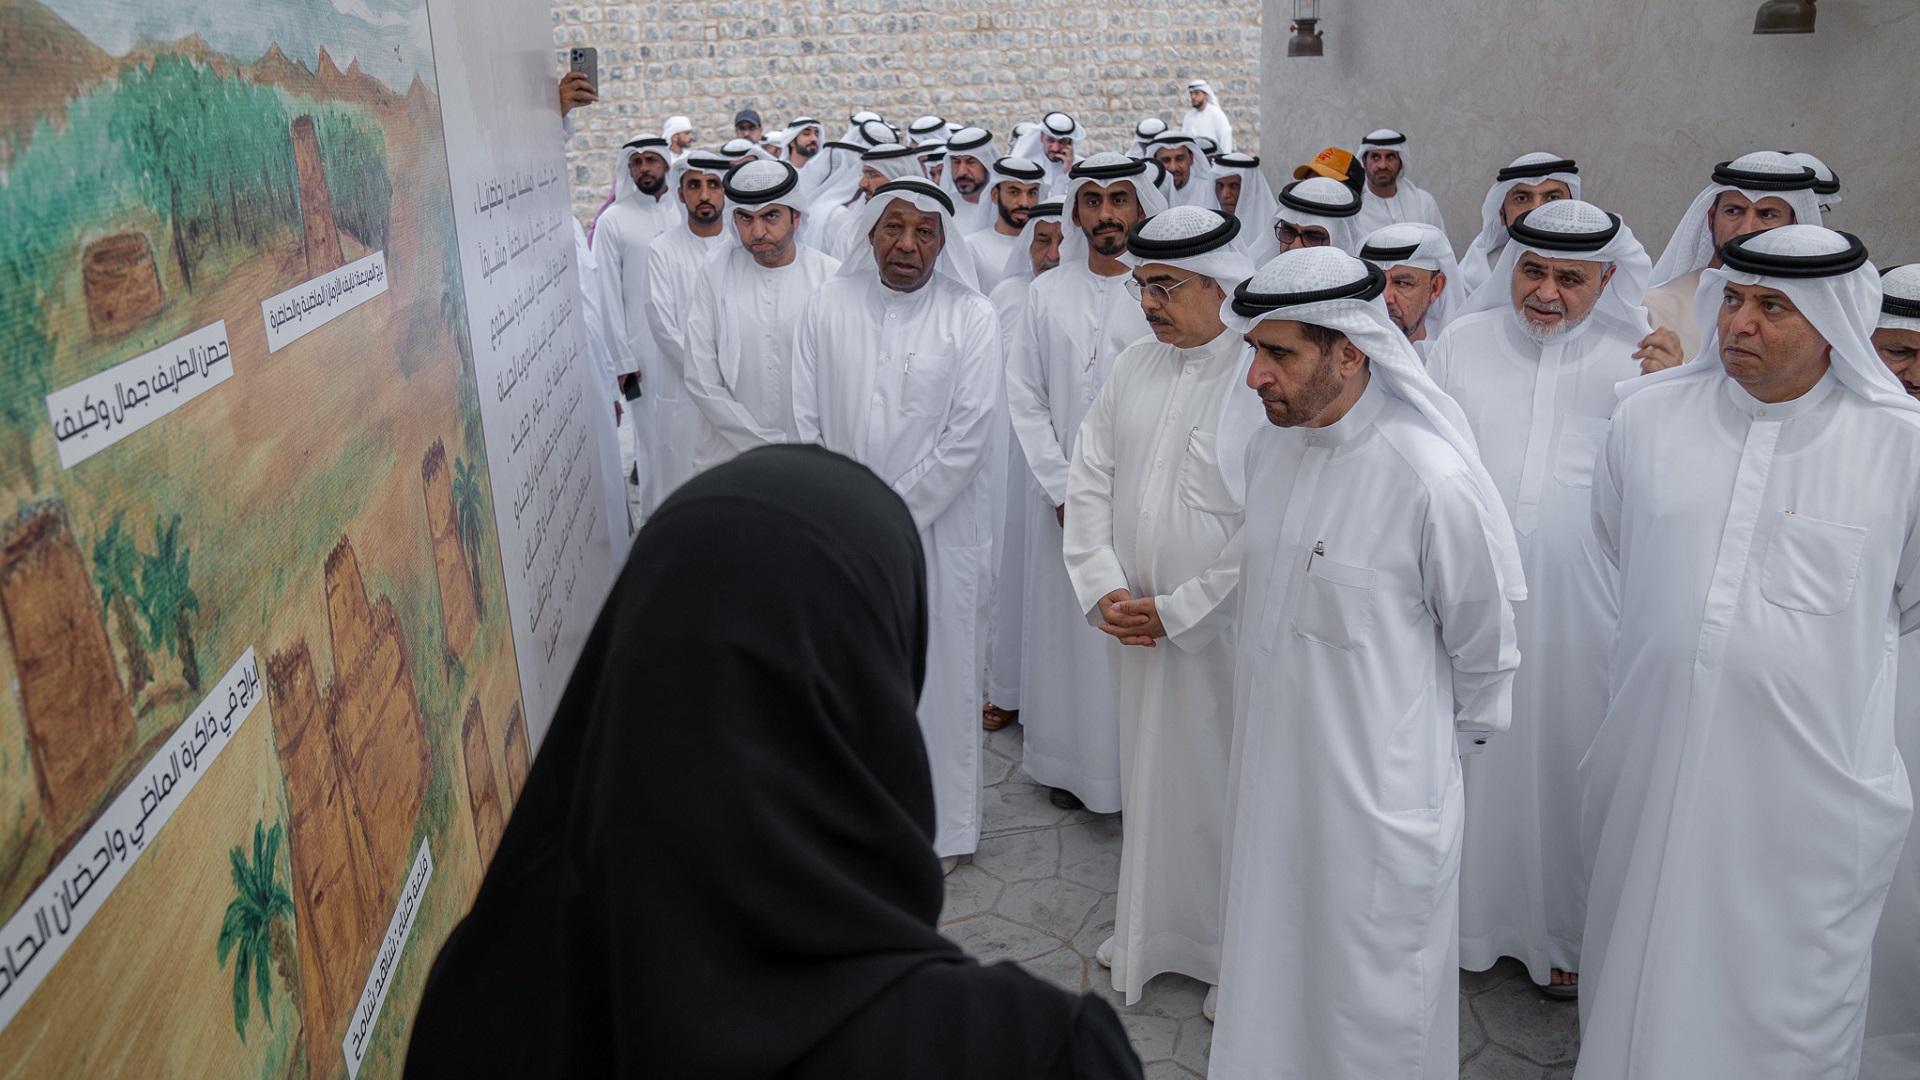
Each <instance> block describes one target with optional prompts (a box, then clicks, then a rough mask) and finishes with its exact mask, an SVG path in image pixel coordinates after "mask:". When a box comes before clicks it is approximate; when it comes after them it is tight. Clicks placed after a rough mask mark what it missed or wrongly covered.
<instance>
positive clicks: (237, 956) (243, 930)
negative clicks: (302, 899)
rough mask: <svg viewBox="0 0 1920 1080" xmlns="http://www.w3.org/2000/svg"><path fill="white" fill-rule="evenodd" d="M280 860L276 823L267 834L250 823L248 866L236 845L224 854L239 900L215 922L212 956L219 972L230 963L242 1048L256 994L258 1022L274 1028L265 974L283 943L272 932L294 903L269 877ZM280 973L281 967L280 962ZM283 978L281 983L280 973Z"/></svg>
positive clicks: (289, 915)
mask: <svg viewBox="0 0 1920 1080" xmlns="http://www.w3.org/2000/svg"><path fill="white" fill-rule="evenodd" d="M279 854H280V823H279V822H277V821H276V822H274V824H273V828H272V829H270V830H269V829H266V828H263V826H262V823H261V822H258V821H256V822H254V823H253V860H252V861H251V862H249V861H248V860H247V855H246V852H245V851H243V850H242V849H241V847H240V845H239V844H235V845H233V849H232V850H231V851H230V852H228V858H229V859H230V860H231V861H232V863H233V867H232V871H233V887H234V889H235V890H237V891H238V893H239V895H237V896H235V897H234V898H233V900H232V901H231V902H229V903H228V904H227V914H226V916H225V917H224V918H222V919H221V920H220V942H219V945H218V948H217V951H218V953H219V956H220V967H221V969H222V970H225V969H226V966H227V957H228V956H229V955H231V956H232V957H233V1030H235V1031H237V1032H239V1033H240V1041H241V1042H246V1041H247V1020H248V1017H249V1016H250V1015H251V1013H252V999H253V996H254V994H255V993H256V992H257V993H258V994H259V996H260V1016H261V1018H262V1019H263V1020H265V1021H266V1022H267V1023H269V1024H271V1023H273V1006H272V1004H271V1002H272V998H273V980H272V978H271V976H270V975H269V969H270V967H271V962H272V961H273V960H274V958H275V951H276V950H275V948H274V943H275V940H276V938H280V939H281V940H284V938H282V937H281V935H280V934H276V932H275V926H276V924H278V923H279V922H280V920H282V919H285V920H288V921H291V920H292V918H293V897H292V896H290V895H288V893H287V890H286V888H285V887H284V886H282V885H281V884H280V881H279V879H278V876H277V875H276V874H275V873H274V863H275V861H276V859H277V857H278V856H279ZM283 933H284V931H283ZM282 967H283V969H284V967H285V964H284V961H283V962H282ZM282 977H283V978H285V977H286V976H285V972H284V970H283V972H282Z"/></svg>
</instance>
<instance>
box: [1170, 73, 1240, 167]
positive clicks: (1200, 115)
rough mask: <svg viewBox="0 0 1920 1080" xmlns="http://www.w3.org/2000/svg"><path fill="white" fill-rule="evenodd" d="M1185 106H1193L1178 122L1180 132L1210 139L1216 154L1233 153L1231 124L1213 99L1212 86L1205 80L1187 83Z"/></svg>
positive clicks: (1224, 112)
mask: <svg viewBox="0 0 1920 1080" xmlns="http://www.w3.org/2000/svg"><path fill="white" fill-rule="evenodd" d="M1187 104H1189V105H1192V106H1193V111H1192V112H1190V113H1188V114H1187V115H1186V118H1185V119H1183V120H1181V121H1180V130H1182V131H1184V132H1186V133H1187V134H1189V135H1193V136H1195V137H1202V136H1204V137H1205V138H1209V139H1212V140H1213V144H1214V147H1215V149H1216V151H1217V152H1218V153H1222V154H1231V153H1233V123H1232V122H1231V121H1229V120H1228V119H1227V114H1226V110H1224V109H1222V108H1221V107H1220V103H1219V102H1218V101H1216V100H1215V99H1214V94H1213V85H1212V84H1211V83H1209V82H1207V80H1205V79H1195V80H1193V81H1192V82H1190V83H1188V84H1187Z"/></svg>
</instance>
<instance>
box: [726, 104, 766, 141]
mask: <svg viewBox="0 0 1920 1080" xmlns="http://www.w3.org/2000/svg"><path fill="white" fill-rule="evenodd" d="M761 130H762V125H761V122H760V114H759V113H758V112H757V111H755V110H753V109H741V110H740V111H739V112H737V113H734V114H733V137H734V138H736V139H745V140H747V141H748V142H750V143H753V144H754V145H756V146H757V145H759V143H760V132H761Z"/></svg>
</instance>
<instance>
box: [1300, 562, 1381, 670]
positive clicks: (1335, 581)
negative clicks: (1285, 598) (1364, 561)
mask: <svg viewBox="0 0 1920 1080" xmlns="http://www.w3.org/2000/svg"><path fill="white" fill-rule="evenodd" d="M1373 578H1374V572H1373V571H1372V570H1370V569H1368V568H1367V567H1364V566H1348V565H1347V564H1345V563H1338V562H1334V561H1333V560H1332V559H1329V558H1327V557H1326V556H1325V555H1318V554H1316V555H1314V556H1312V557H1311V558H1310V559H1308V561H1307V574H1306V577H1305V578H1303V579H1302V580H1301V582H1300V602H1299V603H1297V604H1295V605H1294V608H1293V629H1294V632H1295V633H1297V634H1299V635H1300V636H1301V637H1304V638H1306V639H1308V640H1310V641H1317V642H1319V643H1321V644H1322V645H1331V646H1333V647H1334V648H1336V649H1344V650H1346V651H1348V652H1351V651H1353V650H1355V649H1358V648H1360V646H1361V644H1362V643H1363V642H1365V641H1366V640H1367V629H1368V628H1369V627H1370V626H1372V625H1373Z"/></svg>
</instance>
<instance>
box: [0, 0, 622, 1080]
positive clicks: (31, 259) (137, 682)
mask: <svg viewBox="0 0 1920 1080" xmlns="http://www.w3.org/2000/svg"><path fill="white" fill-rule="evenodd" d="M468 6H470V5H465V4H461V3H457V2H454V0H434V2H433V3H432V5H431V8H429V5H428V3H427V2H426V0H352V2H336V3H333V4H317V5H316V4H306V3H299V4H296V3H291V2H282V0H203V2H199V3H195V4H191V5H180V4H155V5H148V4H134V3H131V2H129V0H0V679H3V680H4V682H5V688H4V692H3V693H0V1077H6V1076H23V1077H24V1076H35V1077H38V1076H69V1075H73V1076H78V1075H86V1076H114V1075H127V1076H161V1075H167V1076H172V1075H190V1076H208V1077H226V1076H234V1077H240V1076H244V1077H281V1076H288V1077H299V1076H308V1077H336V1076H349V1077H356V1078H357V1077H359V1076H394V1075H398V1073H399V1071H400V1065H401V1062H402V1059H403V1056H404V1052H405V1045H406V1033H407V1028H408V1021H409V1020H410V1017H411V1013H412V1010H413V1007H414V1005H415V1003H416V1002H417V1001H418V998H419V994H420V990H421V986H422V983H423V980H424V978H425V974H426V970H427V967H428V965H429V964H430V963H431V961H432V958H433V955H434V953H435V952H436V951H437V949H438V947H439V944H440V942H441V941H442V940H444V938H445V936H446V934H447V932H448V931H449V930H450V929H451V928H452V926H453V924H454V923H455V922H456V921H457V920H458V919H459V917H460V916H461V915H462V914H463V913H464V911H465V910H466V907H467V905H468V904H469V902H470V900H471V898H472V895H473V891H474V889H475V888H477V886H478V883H479V880H480V877H481V874H482V872H483V870H484V867H485V863H486V859H487V858H488V856H489V855H490V854H491V852H492V850H493V848H494V846H495V845H497V844H498V842H499V838H500V835H501V832H502V830H503V828H504V823H505V821H506V818H507V815H508V814H509V813H510V811H511V808H512V805H513V802H514V800H515V799H516V798H517V796H518V794H519V791H520V786H521V784H522V783H523V782H524V781H525V778H526V775H527V772H528V770H529V768H530V763H531V760H532V757H533V753H534V750H535V748H536V747H537V745H538V740H539V736H540V733H541V732H543V731H544V730H545V726H546V724H547V723H548V721H549V719H550V715H551V712H552V709H553V705H554V702H555V701H556V700H557V699H558V696H559V693H560V689H561V687H562V686H563V685H564V682H565V680H566V677H567V674H568V672H570V671H571V669H572V666H573V663H574V660H575V659H576V658H577V655H578V650H579V648H580V645H581V643H582V641H583V640H584V637H585V635H586V632H587V630H588V629H589V628H590V625H591V623H592V621H593V617H594V614H595V612H597V610H598V608H599V605H600V603H601V601H602V600H603V599H604V597H605V595H606V592H607V590H608V589H609V588H610V586H611V582H612V578H613V574H614V572H615V570H616V568H617V567H616V559H617V555H616V552H621V551H624V548H625V522H624V521H621V522H614V521H611V520H609V514H608V512H607V508H608V507H612V506H618V505H620V493H619V491H618V486H617V485H618V477H617V475H616V472H617V465H616V464H614V462H616V461H617V454H616V451H615V449H614V447H613V444H612V443H611V441H610V438H609V436H608V432H609V430H610V427H609V425H608V424H607V423H606V422H605V421H604V420H603V419H602V418H600V417H598V416H597V414H596V412H595V408H596V407H597V406H598V405H599V404H601V403H602V402H603V401H604V395H603V394H602V393H601V388H599V387H597V386H596V385H595V383H596V382H597V380H594V379H592V378H591V377H590V376H589V374H588V370H589V366H590V365H589V364H588V363H587V361H586V359H585V356H584V348H585V346H584V341H583V335H582V332H581V331H582V324H581V317H580V312H579V307H578V303H577V302H576V301H570V299H569V298H571V297H574V296H577V293H578V288H579V286H578V278H577V271H576V269H575V267H574V265H573V247H572V244H571V242H570V241H571V236H570V235H569V234H570V227H569V226H567V223H566V220H565V215H566V214H567V196H566V193H565V189H566V184H565V183H564V178H563V177H557V173H556V174H555V176H556V179H552V180H549V179H547V174H546V173H543V172H542V170H543V169H544V170H547V171H548V172H552V171H554V170H558V169H559V168H560V167H561V165H562V156H561V154H562V147H561V144H560V138H561V136H560V132H559V117H558V113H557V110H556V107H555V105H554V99H553V72H552V70H551V66H552V50H551V45H550V32H549V30H548V28H547V26H546V19H545V15H546V13H545V10H544V9H543V8H541V7H539V6H536V5H513V6H510V7H496V6H491V5H490V6H488V7H487V8H486V10H485V12H484V16H485V17H484V18H472V19H467V18H462V15H463V9H464V8H466V7H468ZM469 73H474V74H473V75H470V74H469ZM453 88H457V92H451V91H452V90H453ZM450 148H451V150H452V153H451V155H450V153H449V150H450ZM509 183H511V184H512V187H513V199H512V206H511V207H509V206H508V205H507V202H506V200H505V198H504V194H505V188H506V185H507V184H509ZM490 185H491V186H492V189H493V190H494V191H496V192H497V193H499V194H500V195H501V196H502V200H501V203H500V204H499V205H498V206H495V207H493V208H492V215H491V217H489V215H488V209H487V208H486V206H485V204H486V203H488V202H489V201H490V200H491V198H492V196H489V195H486V194H485V192H486V191H487V190H488V189H489V186H490ZM476 187H477V189H478V190H479V191H480V192H481V195H480V196H479V197H478V198H475V190H476ZM556 225H558V226H560V227H561V228H563V229H565V230H566V231H558V230H556V229H555V226H556ZM536 229H537V230H539V232H540V234H541V235H539V236H538V237H536V236H535V235H534V233H535V230H536ZM556 233H557V235H556ZM502 243H504V245H505V250H506V251H507V252H508V257H507V258H506V259H505V260H504V261H502V260H499V259H498V254H497V253H498V250H499V245H500V244H502ZM510 307H511V308H512V309H513V325H511V326H502V325H501V323H502V313H503V312H505V311H507V310H509V308H510ZM483 333H484V335H485V336H484V339H483V336H482V335H483ZM536 337H537V339H538V340H537V342H536V340H535V339H536ZM510 374H511V375H514V376H516V377H517V379H518V380H521V381H523V382H524V385H523V386H507V385H506V383H507V381H508V376H509V375H510ZM608 419H610V417H609V418H608ZM523 426H524V427H525V428H526V431H525V432H524V433H522V431H521V429H522V427H523ZM516 510H517V511H518V514H517V515H516V513H515V511H516ZM616 536H617V537H618V540H617V542H616V540H615V539H614V538H615V537H616Z"/></svg>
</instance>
